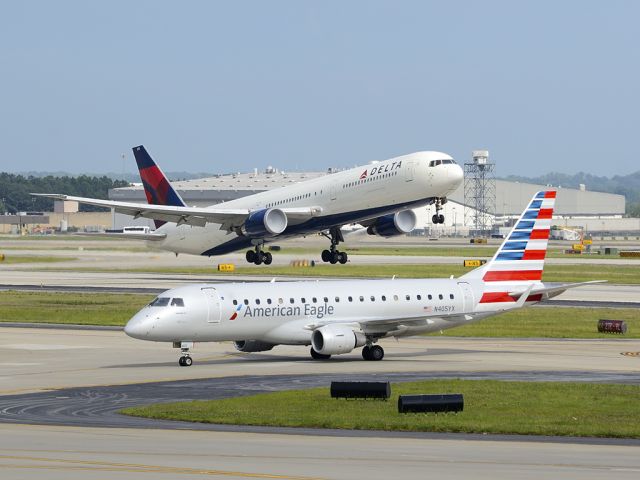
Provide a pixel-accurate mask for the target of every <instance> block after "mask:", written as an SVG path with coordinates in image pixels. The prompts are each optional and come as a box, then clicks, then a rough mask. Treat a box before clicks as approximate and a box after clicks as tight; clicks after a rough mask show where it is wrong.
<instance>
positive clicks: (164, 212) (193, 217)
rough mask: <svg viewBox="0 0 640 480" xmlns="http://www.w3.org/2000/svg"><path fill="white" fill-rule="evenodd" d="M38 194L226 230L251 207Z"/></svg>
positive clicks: (295, 211) (292, 213) (295, 214)
mask: <svg viewBox="0 0 640 480" xmlns="http://www.w3.org/2000/svg"><path fill="white" fill-rule="evenodd" d="M31 195H34V196H37V197H46V198H53V199H54V200H67V201H72V202H78V203H85V204H87V205H95V206H97V207H106V208H112V209H114V210H115V211H116V212H118V213H123V214H125V215H131V216H132V217H133V218H151V219H153V220H162V221H165V222H173V223H177V224H178V225H182V224H187V225H193V226H198V227H204V226H205V225H206V224H207V223H217V224H221V225H222V227H223V228H224V229H226V230H230V229H231V228H233V227H239V226H241V225H242V224H243V223H244V221H245V220H246V218H247V217H248V216H249V214H250V213H252V211H253V210H249V209H247V208H220V207H218V208H216V207H178V206H169V205H149V204H146V203H135V202H118V201H113V200H100V199H96V198H86V197H74V196H71V195H62V194H57V193H32V194H31ZM281 210H282V211H283V212H284V213H285V214H286V215H287V217H288V218H292V219H300V218H310V217H314V216H317V215H319V214H320V213H321V211H322V209H321V208H320V207H297V208H282V209H281Z"/></svg>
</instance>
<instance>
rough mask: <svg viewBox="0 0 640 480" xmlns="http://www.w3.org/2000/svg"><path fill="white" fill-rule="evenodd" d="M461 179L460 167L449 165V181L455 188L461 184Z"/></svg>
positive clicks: (462, 174) (462, 173) (462, 175)
mask: <svg viewBox="0 0 640 480" xmlns="http://www.w3.org/2000/svg"><path fill="white" fill-rule="evenodd" d="M463 177H464V172H463V171H462V167H461V166H460V165H449V180H451V181H452V182H453V183H455V185H456V186H457V185H460V184H461V183H462V179H463Z"/></svg>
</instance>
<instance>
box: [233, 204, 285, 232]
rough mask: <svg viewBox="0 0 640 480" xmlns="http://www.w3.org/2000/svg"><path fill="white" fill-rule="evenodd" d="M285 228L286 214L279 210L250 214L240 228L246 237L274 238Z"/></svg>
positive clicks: (259, 211)
mask: <svg viewBox="0 0 640 480" xmlns="http://www.w3.org/2000/svg"><path fill="white" fill-rule="evenodd" d="M286 228H287V214H286V213H284V212H283V211H282V210H280V209H279V208H265V209H264V210H258V211H256V212H251V213H250V214H249V216H248V217H247V219H246V220H245V222H244V225H243V226H242V233H243V234H244V235H246V236H248V237H275V236H276V235H280V234H281V233H282V232H284V230H285V229H286Z"/></svg>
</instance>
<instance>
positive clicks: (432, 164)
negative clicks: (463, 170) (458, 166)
mask: <svg viewBox="0 0 640 480" xmlns="http://www.w3.org/2000/svg"><path fill="white" fill-rule="evenodd" d="M455 163H456V162H455V160H451V159H446V160H431V161H430V162H429V166H430V167H436V166H438V165H451V164H454V165H455Z"/></svg>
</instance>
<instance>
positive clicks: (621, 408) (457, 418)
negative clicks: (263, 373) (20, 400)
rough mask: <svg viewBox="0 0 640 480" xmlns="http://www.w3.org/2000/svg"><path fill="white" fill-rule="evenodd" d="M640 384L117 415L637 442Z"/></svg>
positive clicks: (201, 404)
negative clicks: (452, 406) (445, 409)
mask: <svg viewBox="0 0 640 480" xmlns="http://www.w3.org/2000/svg"><path fill="white" fill-rule="evenodd" d="M423 393H462V394H463V395H464V401H465V406H464V411H463V412H460V413H457V414H432V413H428V414H425V413H412V414H400V413H398V411H397V400H398V395H401V394H402V395H405V394H423ZM639 401H640V386H637V385H603V384H588V383H567V382H540V383H533V382H502V381H497V380H431V381H423V382H412V383H398V384H394V385H393V387H392V397H391V399H390V401H387V402H383V401H367V400H336V399H332V398H330V396H329V388H328V386H327V387H323V388H315V389H311V390H297V391H288V392H277V393H268V394H260V395H252V396H248V397H240V398H231V399H224V400H210V401H193V402H179V403H170V404H155V405H150V406H144V407H134V408H127V409H124V410H122V411H121V413H124V414H126V415H135V416H141V417H148V418H156V419H169V420H182V421H189V422H200V423H215V424H234V425H269V426H279V427H307V428H309V427H311V428H338V429H356V430H394V431H409V432H462V433H494V434H520V435H553V436H579V437H584V436H588V437H624V438H639V437H640V423H638V421H637V415H638V402H639Z"/></svg>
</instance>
